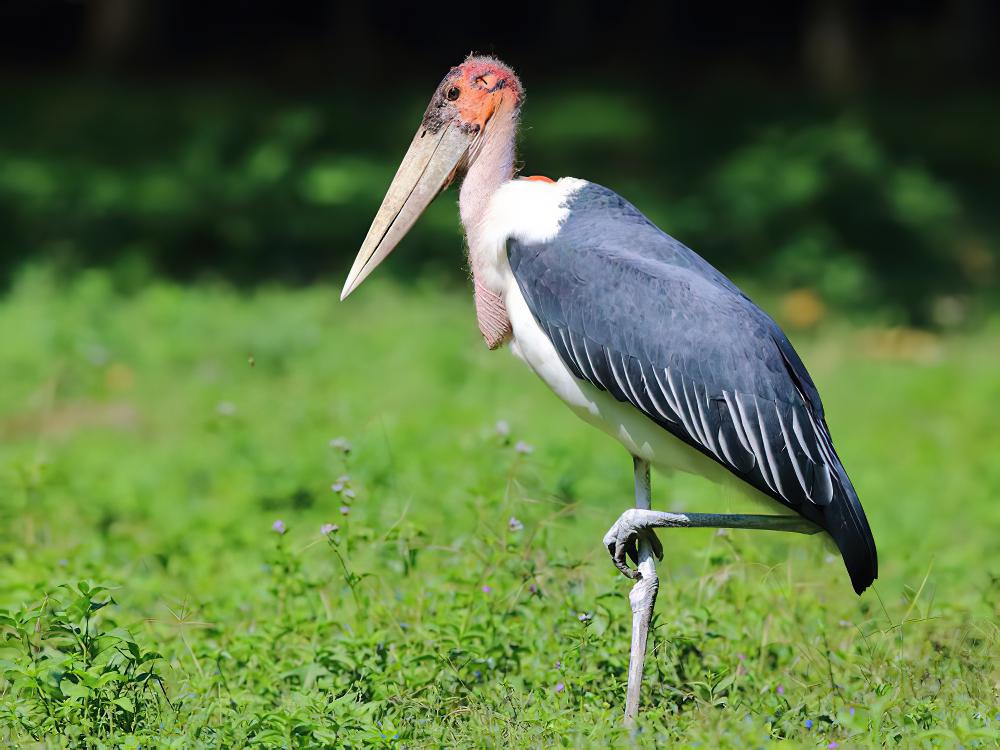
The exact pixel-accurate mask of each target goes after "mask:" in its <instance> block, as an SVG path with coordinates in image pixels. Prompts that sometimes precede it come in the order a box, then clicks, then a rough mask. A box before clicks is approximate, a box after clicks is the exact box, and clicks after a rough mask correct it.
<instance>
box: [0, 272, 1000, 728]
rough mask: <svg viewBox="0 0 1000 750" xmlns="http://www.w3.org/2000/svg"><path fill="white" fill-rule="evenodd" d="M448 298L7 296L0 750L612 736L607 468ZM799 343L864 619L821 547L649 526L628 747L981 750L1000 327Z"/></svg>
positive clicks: (622, 638) (605, 455) (612, 447)
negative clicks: (864, 553) (959, 749)
mask: <svg viewBox="0 0 1000 750" xmlns="http://www.w3.org/2000/svg"><path fill="white" fill-rule="evenodd" d="M469 297H470V295H469V294H467V293H462V294H459V293H457V292H455V291H453V290H452V291H446V292H444V293H442V292H440V291H439V290H438V289H437V288H435V286H434V285H433V284H432V283H430V282H421V283H416V284H414V285H412V286H409V287H405V288H404V287H401V286H393V285H390V284H389V283H387V282H383V283H382V284H379V283H378V282H377V281H376V282H374V283H373V284H372V286H371V288H369V287H368V286H367V285H366V287H365V288H363V289H362V290H361V291H360V292H359V293H358V294H357V295H356V297H352V298H351V300H350V302H349V303H345V304H341V303H339V302H337V293H336V290H334V289H333V288H332V287H326V286H318V287H312V288H307V289H300V290H287V289H280V288H276V289H271V290H262V291H258V292H255V293H246V292H244V293H238V292H235V291H232V290H229V289H227V288H224V287H212V286H204V285H203V286H194V287H187V288H185V287H181V286H173V285H167V284H158V285H154V286H151V287H149V288H147V289H146V290H145V291H143V292H142V293H139V294H133V295H120V294H117V293H115V292H113V291H112V290H111V287H110V284H109V282H108V280H107V278H106V277H105V276H103V275H101V274H97V273H94V274H86V275H83V276H81V277H80V278H79V279H78V280H77V281H76V282H75V283H74V284H72V285H71V286H69V287H67V286H64V285H58V284H55V283H53V282H51V280H50V279H49V276H48V275H46V274H45V273H43V272H34V273H30V272H29V273H27V274H25V275H24V277H23V278H22V280H21V281H20V282H19V283H18V284H17V285H16V286H15V287H14V289H13V290H12V291H11V292H10V293H9V295H8V296H7V297H6V298H5V299H3V300H2V301H0V518H2V523H0V606H2V607H7V608H8V614H7V615H5V616H4V618H3V619H2V620H0V632H3V633H4V635H5V637H6V642H5V643H4V644H3V648H2V649H0V670H3V674H5V675H6V676H5V677H0V741H3V742H4V743H5V744H11V743H28V742H30V741H31V740H33V739H34V740H45V741H46V742H48V743H50V744H53V745H59V744H60V743H65V744H73V743H77V744H84V743H85V742H86V741H87V738H88V737H89V738H92V740H93V741H101V742H105V743H109V744H112V745H114V744H117V743H123V744H126V745H129V744H131V745H132V746H135V745H137V744H141V745H143V746H151V745H155V746H164V745H172V746H176V747H185V748H187V747H196V746H204V747H240V746H244V745H257V746H268V747H290V746H296V747H298V746H302V747H314V746H324V745H326V746H354V747H357V746H367V745H373V746H379V745H396V746H406V747H421V746H435V747H436V746H441V745H447V746H453V747H481V746H522V747H534V746H538V745H570V746H576V745H584V746H586V745H594V746H602V745H607V744H608V743H622V742H625V741H627V740H628V735H627V733H626V732H625V731H624V730H622V729H621V728H620V726H619V724H620V721H619V719H620V710H621V704H622V701H623V697H624V682H623V681H624V679H625V667H626V663H627V648H628V627H629V610H628V606H627V602H626V593H627V590H628V582H627V581H626V580H625V579H624V578H622V577H621V576H619V575H618V574H617V573H616V571H615V569H614V567H613V566H612V565H611V564H610V561H609V560H608V558H607V553H606V551H605V550H604V549H603V548H602V547H601V544H600V540H601V537H602V535H603V533H604V531H605V530H606V529H607V527H608V526H609V525H610V524H611V523H612V522H613V521H614V520H615V518H617V516H618V515H619V513H620V512H621V511H622V510H624V509H625V508H626V507H628V505H629V504H630V503H631V501H632V497H631V465H630V462H629V460H628V456H627V455H626V454H625V452H624V451H623V449H621V448H620V447H619V446H618V445H616V444H614V443H612V442H610V441H609V440H608V439H607V438H605V437H603V436H602V435H601V434H599V433H597V432H596V431H593V430H591V429H590V428H588V427H586V426H584V425H583V424H582V423H579V422H577V421H576V419H575V418H574V417H573V416H572V415H571V414H570V413H569V412H568V410H566V409H565V407H563V406H562V405H560V404H559V403H558V402H557V401H556V399H555V398H554V397H552V396H551V395H550V394H549V393H548V392H547V391H546V390H545V388H544V386H543V385H542V384H541V383H540V382H537V381H536V380H535V379H534V376H532V375H531V374H530V373H529V372H528V371H527V370H525V369H523V367H522V366H521V365H520V364H519V363H517V362H516V361H515V360H514V359H513V358H512V357H511V356H510V355H509V354H508V353H506V352H499V353H491V352H488V351H486V349H485V347H484V346H483V345H482V342H481V341H480V340H479V338H478V334H477V332H476V327H475V322H474V313H473V310H472V305H471V301H470V299H469ZM793 339H794V341H795V343H796V344H797V346H798V348H799V349H800V351H801V353H802V354H803V357H804V359H805V360H806V362H807V364H808V365H809V366H810V369H811V370H812V372H813V375H814V377H815V379H816V380H817V382H818V384H819V386H820V389H821V391H822V392H823V394H824V397H825V401H826V405H827V410H828V413H829V421H830V425H831V429H832V431H833V434H834V438H835V439H836V441H837V445H838V446H839V450H840V453H841V455H842V457H843V458H844V460H845V463H846V465H847V467H848V470H849V471H850V472H851V475H852V477H853V479H854V481H855V484H856V485H857V487H858V489H859V492H860V495H861V498H862V501H863V503H864V505H865V508H866V509H867V512H868V515H869V519H870V520H871V524H872V527H873V530H874V533H875V537H876V541H877V543H878V546H879V553H880V555H879V556H880V570H881V577H880V579H879V581H878V582H877V583H876V586H875V588H874V589H873V590H871V591H869V592H867V593H866V594H865V595H864V596H863V597H861V598H860V599H858V598H857V597H856V596H855V595H854V593H853V592H852V590H851V588H850V584H849V581H848V578H847V575H846V573H845V571H844V569H843V566H842V563H841V562H840V560H839V558H837V557H835V556H833V555H831V549H830V548H829V547H827V546H826V545H824V544H822V543H819V542H818V541H817V540H816V539H812V538H799V537H796V538H785V537H782V536H781V535H775V534H767V533H756V534H754V533H735V532H731V533H726V534H714V533H711V532H708V531H677V532H674V533H671V534H665V535H663V536H662V538H663V539H664V542H665V546H666V548H667V557H666V561H665V563H664V565H663V567H662V570H663V577H664V581H663V585H662V587H661V593H660V599H659V602H658V607H657V612H658V615H657V619H656V621H655V626H656V629H655V633H654V636H653V639H654V650H653V652H652V654H651V656H650V662H649V666H648V667H647V683H646V686H645V698H644V700H645V706H646V709H645V713H644V716H643V719H642V721H641V725H640V726H641V731H640V733H639V734H638V736H637V741H639V742H644V743H647V744H649V745H653V744H667V745H670V744H684V745H692V746H693V745H696V744H700V746H701V747H720V746H741V747H744V746H748V747H757V746H762V745H766V744H768V741H769V738H771V739H778V738H782V737H787V738H791V739H793V740H794V741H795V743H796V744H799V745H804V746H813V747H827V746H830V747H834V746H835V745H833V744H831V743H839V745H840V746H841V747H850V746H858V745H867V744H875V745H878V744H885V745H889V746H905V747H922V746H940V747H955V746H957V745H959V744H962V745H964V746H965V747H995V746H996V743H997V741H998V740H1000V667H998V663H1000V625H998V617H1000V545H998V544H997V533H998V530H1000V502H998V494H1000V460H998V459H997V457H998V456H1000V436H998V432H997V429H996V421H997V416H998V406H997V405H998V404H1000V376H998V374H997V373H998V366H1000V345H998V344H1000V331H998V330H997V328H996V326H994V327H993V328H992V329H989V330H986V331H981V332H979V333H976V334H972V335H961V336H959V335H956V336H954V337H952V338H946V339H936V338H933V337H929V336H918V335H914V334H907V333H897V334H887V333H885V332H878V331H874V330H856V329H847V328H844V327H842V326H840V325H839V324H837V323H836V322H835V321H832V322H827V323H825V324H824V325H822V326H821V327H820V328H819V330H818V331H815V332H813V333H810V334H802V335H797V336H793ZM498 422H502V423H503V424H501V425H500V429H499V430H498V426H497V423H498ZM504 425H507V426H509V435H505V434H501V433H503V432H504V430H503V426H504ZM337 439H341V440H337ZM331 441H334V442H333V443H332V444H331ZM347 447H349V452H345V448H347ZM654 496H655V498H656V501H657V504H658V505H659V506H660V507H662V508H665V509H697V510H706V509H708V510H710V509H713V508H718V507H720V506H722V505H726V504H728V503H729V502H730V500H729V499H728V498H726V497H724V496H721V495H720V493H719V491H718V490H716V489H714V488H713V487H711V486H708V485H706V484H705V483H704V482H703V481H702V480H698V479H695V478H690V477H659V476H654ZM512 519H514V520H512ZM277 521H281V522H282V524H283V526H281V525H279V526H278V528H279V529H280V528H284V529H285V533H283V534H282V533H279V531H276V530H275V526H274V525H275V523H276V522H277ZM324 524H336V525H337V526H338V529H337V530H336V531H330V532H329V534H328V535H326V536H324V535H323V534H321V527H322V526H323V525H324ZM522 524H523V528H521V525H522ZM326 531H329V529H326ZM80 582H83V584H84V588H83V590H82V591H81V589H80V587H79V584H80ZM64 584H71V585H72V587H74V588H63V587H62V586H63V585H64ZM95 584H101V585H104V586H107V587H108V591H107V592H104V591H101V590H100V589H98V590H97V591H96V592H95V591H89V590H88V588H87V587H88V586H93V585H95ZM109 597H112V598H113V601H112V602H111V603H110V604H108V605H107V606H104V607H100V604H101V603H103V602H106V601H107V600H108V598H109ZM81 624H85V626H86V627H85V629H83V630H81V627H80V626H81Z"/></svg>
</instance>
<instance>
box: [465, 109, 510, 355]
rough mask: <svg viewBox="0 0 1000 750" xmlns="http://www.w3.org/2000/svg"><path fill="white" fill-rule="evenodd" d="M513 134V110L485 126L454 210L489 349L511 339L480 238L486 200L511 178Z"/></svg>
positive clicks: (498, 113)
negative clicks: (466, 247) (462, 233)
mask: <svg viewBox="0 0 1000 750" xmlns="http://www.w3.org/2000/svg"><path fill="white" fill-rule="evenodd" d="M516 134H517V111H516V110H511V111H503V112H497V113H496V114H495V115H494V116H493V118H492V119H491V120H490V123H489V130H488V131H487V135H485V136H484V138H486V139H487V140H485V141H484V142H483V144H482V149H481V150H480V152H479V154H478V155H477V156H476V158H475V160H474V161H473V162H472V165H471V166H470V167H469V170H468V172H466V174H465V179H464V180H463V181H462V190H461V192H460V193H459V198H458V208H459V213H461V215H462V226H464V227H465V237H466V241H467V242H468V244H469V265H470V266H471V267H472V281H473V286H474V288H475V300H476V319H477V320H478V322H479V331H480V332H481V333H482V334H483V339H484V340H485V342H486V345H487V346H488V347H489V348H490V349H496V348H498V347H500V346H503V344H504V342H505V341H507V340H508V339H509V338H510V336H511V324H510V318H509V317H508V315H507V308H506V307H505V306H504V301H503V298H502V297H501V296H500V293H499V291H498V290H497V289H495V288H491V287H490V284H489V280H488V278H487V276H488V275H487V274H486V273H484V264H485V263H487V261H486V260H485V258H484V256H483V253H484V252H485V251H487V248H486V247H485V245H484V243H483V241H482V237H483V233H484V231H485V221H486V213H487V209H488V208H489V204H490V198H492V197H493V194H494V193H496V191H497V190H499V189H500V187H501V186H502V185H503V184H504V183H506V182H508V181H509V180H511V179H512V178H513V177H514V137H515V135H516Z"/></svg>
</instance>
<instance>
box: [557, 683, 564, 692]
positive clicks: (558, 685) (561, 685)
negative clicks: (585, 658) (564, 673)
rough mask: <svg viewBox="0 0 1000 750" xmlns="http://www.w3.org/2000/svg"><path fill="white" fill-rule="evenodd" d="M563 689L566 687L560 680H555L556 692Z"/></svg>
mask: <svg viewBox="0 0 1000 750" xmlns="http://www.w3.org/2000/svg"><path fill="white" fill-rule="evenodd" d="M565 689H566V686H565V685H563V684H562V683H561V682H557V683H556V692H557V693H561V692H562V691H563V690H565Z"/></svg>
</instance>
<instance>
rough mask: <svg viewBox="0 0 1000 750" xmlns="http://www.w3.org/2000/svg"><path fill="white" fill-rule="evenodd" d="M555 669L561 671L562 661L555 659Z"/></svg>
mask: <svg viewBox="0 0 1000 750" xmlns="http://www.w3.org/2000/svg"><path fill="white" fill-rule="evenodd" d="M556 669H562V660H561V659H556Z"/></svg>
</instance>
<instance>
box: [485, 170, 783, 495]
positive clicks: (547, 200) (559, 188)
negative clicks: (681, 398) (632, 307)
mask: <svg viewBox="0 0 1000 750" xmlns="http://www.w3.org/2000/svg"><path fill="white" fill-rule="evenodd" d="M586 184H587V182H586V181H584V180H579V179H576V178H573V177H564V178H562V179H560V180H558V181H557V182H554V183H552V182H543V181H539V180H511V181H509V182H507V183H505V184H504V185H503V186H502V187H500V188H499V189H498V190H497V191H496V192H495V193H494V195H493V196H492V198H491V199H490V203H489V206H488V208H487V210H486V212H485V215H484V217H483V220H482V221H481V222H479V223H478V225H477V226H476V231H474V232H469V233H468V239H469V253H470V255H471V256H472V261H473V262H474V263H475V264H476V266H477V269H478V270H479V272H480V273H481V274H482V281H483V283H484V284H486V285H487V286H488V287H489V288H490V289H491V290H492V291H493V292H495V293H497V294H498V295H500V296H501V297H502V298H503V300H504V304H505V305H506V307H507V314H508V316H509V317H510V322H511V327H512V329H513V338H512V339H511V342H510V348H511V351H512V352H513V354H514V355H515V356H516V357H517V358H518V359H520V360H522V361H523V362H524V363H525V364H526V365H527V366H528V367H529V368H531V370H532V371H534V373H535V374H536V375H538V377H540V378H541V379H542V380H543V381H544V382H545V384H546V385H548V387H549V388H551V389H552V391H553V392H554V393H555V394H556V395H557V396H558V397H559V398H560V399H562V401H563V402H565V403H566V404H567V405H568V406H569V407H570V409H572V410H573V411H574V412H575V413H576V414H577V415H578V416H579V417H581V418H582V419H583V420H585V421H587V422H589V423H590V424H592V425H594V426H596V427H598V428H599V429H601V430H603V431H604V432H606V433H607V434H609V435H610V436H611V437H613V438H615V439H616V440H618V442H620V443H621V444H622V445H624V446H625V448H626V449H627V450H628V451H629V452H630V453H632V455H635V456H638V457H640V458H643V459H645V460H647V461H649V463H650V464H652V465H653V466H655V467H656V468H657V469H659V470H661V471H667V472H670V471H673V470H679V471H684V472H687V473H691V474H698V475H700V476H704V477H706V478H708V479H710V480H712V481H714V482H716V483H719V484H724V485H727V486H730V487H733V488H735V489H737V490H738V491H739V493H740V494H741V495H743V496H745V497H750V498H752V499H754V500H758V501H759V500H763V501H764V502H765V503H766V505H767V506H768V508H769V509H770V510H772V511H774V510H777V511H779V512H781V511H783V512H785V513H788V512H790V511H789V509H787V508H786V507H785V506H782V505H780V504H779V503H776V502H774V501H773V500H771V499H770V498H767V497H766V496H765V495H763V494H761V493H758V492H757V491H756V490H754V489H753V488H752V487H750V486H749V485H747V484H746V483H744V482H741V481H739V480H737V479H736V478H735V477H734V476H733V475H732V474H730V473H729V472H728V471H727V470H726V469H724V468H723V467H722V466H720V465H719V464H718V463H716V462H715V461H712V460H711V459H709V458H707V457H706V456H705V455H704V454H702V453H700V452H699V451H697V450H695V449H694V448H691V447H690V446H689V445H687V444H686V443H684V442H682V441H681V440H679V439H677V438H675V437H674V436H673V435H671V434H670V433H669V432H667V431H666V430H665V429H664V428H663V427H661V426H660V425H658V424H656V423H655V422H653V421H652V420H650V419H649V418H648V417H646V416H645V415H644V414H642V413H641V412H640V411H639V410H638V409H636V408H635V407H634V406H632V405H631V404H628V403H623V402H621V401H618V400H617V399H615V398H614V396H612V395H610V394H609V393H608V392H607V391H602V390H601V389H599V388H597V387H595V386H594V385H592V384H590V383H588V382H586V381H582V380H579V379H578V378H576V377H575V376H574V375H573V373H572V372H570V370H569V368H568V367H567V366H566V365H565V364H564V363H563V361H562V359H561V358H560V357H559V353H558V352H557V351H556V350H555V347H554V346H553V345H552V342H551V341H550V340H549V337H548V335H547V334H546V333H545V331H543V330H542V328H541V326H539V325H538V322H537V321H536V320H535V317H534V315H532V313H531V310H529V309H528V305H527V302H525V300H524V297H523V295H522V294H521V290H520V288H519V287H518V285H517V280H516V279H515V278H514V275H513V273H512V272H511V269H510V263H509V262H508V259H507V240H508V239H510V238H514V239H516V240H518V241H520V242H525V243H531V242H546V241H548V240H551V239H552V238H554V237H555V236H556V234H557V233H558V232H559V228H560V226H561V225H562V223H563V221H565V219H566V217H567V216H568V214H569V209H568V208H567V202H568V201H569V199H570V198H571V197H572V196H573V194H574V193H575V192H576V191H578V190H579V189H580V188H581V187H583V186H584V185H586ZM581 252H585V251H583V250H581ZM678 413H683V412H680V411H679V412H678Z"/></svg>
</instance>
